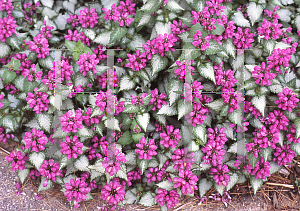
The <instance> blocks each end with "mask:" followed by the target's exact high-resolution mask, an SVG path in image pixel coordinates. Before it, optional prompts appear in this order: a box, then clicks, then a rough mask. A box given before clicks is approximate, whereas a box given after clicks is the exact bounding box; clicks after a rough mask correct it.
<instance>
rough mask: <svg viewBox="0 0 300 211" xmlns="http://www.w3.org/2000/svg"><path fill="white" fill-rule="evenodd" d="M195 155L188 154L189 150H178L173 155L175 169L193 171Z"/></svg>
mask: <svg viewBox="0 0 300 211" xmlns="http://www.w3.org/2000/svg"><path fill="white" fill-rule="evenodd" d="M194 155H195V153H193V152H191V153H189V154H188V149H187V148H184V149H176V150H175V151H174V152H173V155H172V161H173V163H174V164H175V165H174V167H173V168H174V169H184V168H186V169H191V167H192V165H193V163H194V162H195V159H194V158H193V157H194Z"/></svg>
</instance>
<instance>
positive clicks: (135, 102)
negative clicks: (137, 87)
mask: <svg viewBox="0 0 300 211" xmlns="http://www.w3.org/2000/svg"><path fill="white" fill-rule="evenodd" d="M130 97H131V98H132V100H131V104H132V105H136V106H141V105H142V104H144V101H143V98H145V97H147V93H143V94H142V95H141V96H134V95H130Z"/></svg>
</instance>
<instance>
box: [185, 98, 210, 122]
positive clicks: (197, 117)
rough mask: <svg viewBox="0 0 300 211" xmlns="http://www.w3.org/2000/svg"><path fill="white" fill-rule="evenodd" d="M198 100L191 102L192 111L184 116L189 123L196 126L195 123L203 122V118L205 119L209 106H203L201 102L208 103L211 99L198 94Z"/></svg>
mask: <svg viewBox="0 0 300 211" xmlns="http://www.w3.org/2000/svg"><path fill="white" fill-rule="evenodd" d="M199 101H200V103H198V102H193V111H192V112H190V113H189V114H188V115H187V116H186V118H187V122H188V123H189V124H192V125H193V126H196V125H197V124H200V125H201V124H203V122H204V120H205V119H206V116H205V115H206V114H208V112H209V108H207V107H203V106H202V104H206V103H210V102H211V101H212V99H211V98H210V97H207V96H206V95H200V96H199Z"/></svg>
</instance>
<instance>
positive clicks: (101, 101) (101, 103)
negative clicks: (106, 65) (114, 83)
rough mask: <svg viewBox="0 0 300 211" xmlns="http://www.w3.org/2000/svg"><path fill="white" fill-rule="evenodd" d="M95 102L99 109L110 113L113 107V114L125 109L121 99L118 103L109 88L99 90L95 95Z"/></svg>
mask: <svg viewBox="0 0 300 211" xmlns="http://www.w3.org/2000/svg"><path fill="white" fill-rule="evenodd" d="M107 99H109V100H107ZM95 104H96V106H98V107H100V110H101V111H104V110H105V111H106V112H107V113H111V112H112V108H113V109H114V110H115V112H114V114H115V115H119V113H121V112H122V111H124V109H125V107H124V104H125V102H124V101H121V102H119V103H118V102H117V97H116V96H115V95H112V90H111V89H109V90H107V91H106V92H103V91H102V90H100V93H99V95H97V96H96V102H95Z"/></svg>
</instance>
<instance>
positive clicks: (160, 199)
mask: <svg viewBox="0 0 300 211" xmlns="http://www.w3.org/2000/svg"><path fill="white" fill-rule="evenodd" d="M179 199H180V195H179V194H178V193H177V190H171V191H166V190H164V189H161V188H159V189H158V190H157V195H156V196H155V200H156V201H157V203H158V204H159V205H160V206H164V204H165V203H167V205H166V206H167V208H168V209H171V208H172V207H175V205H176V204H178V202H179Z"/></svg>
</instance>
